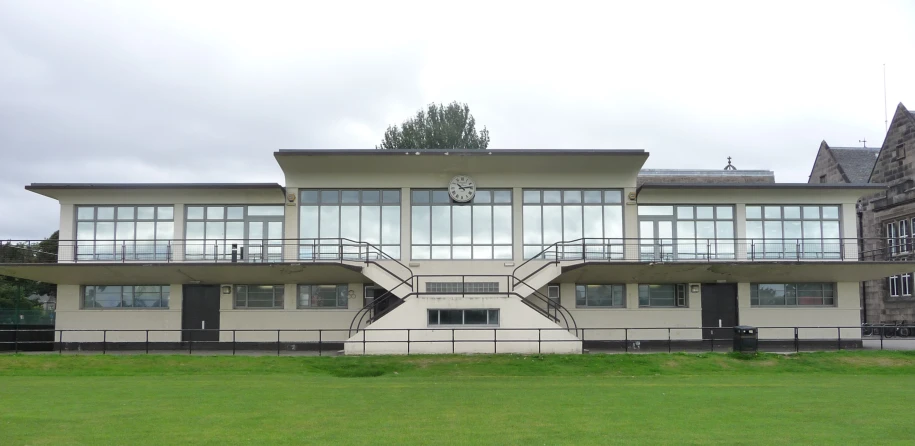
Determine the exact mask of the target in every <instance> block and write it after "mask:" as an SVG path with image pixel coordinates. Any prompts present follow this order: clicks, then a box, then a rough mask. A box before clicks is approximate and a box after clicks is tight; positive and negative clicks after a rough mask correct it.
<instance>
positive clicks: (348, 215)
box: [299, 190, 400, 260]
mask: <svg viewBox="0 0 915 446" xmlns="http://www.w3.org/2000/svg"><path fill="white" fill-rule="evenodd" d="M299 196H300V200H299V204H300V206H299V238H300V239H301V242H300V243H301V246H300V247H299V258H301V259H309V260H310V259H338V258H340V256H341V255H342V256H343V257H345V258H352V259H365V258H380V257H383V256H382V255H381V254H380V253H378V251H377V249H381V251H382V252H384V254H387V255H388V256H390V257H392V258H395V259H399V258H400V191H399V190H302V191H300V192H299ZM359 242H365V243H370V244H372V245H373V246H375V248H371V247H366V246H363V245H360V244H359ZM341 250H342V254H341Z"/></svg>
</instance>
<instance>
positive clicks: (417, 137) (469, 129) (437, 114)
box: [375, 101, 489, 150]
mask: <svg viewBox="0 0 915 446" xmlns="http://www.w3.org/2000/svg"><path fill="white" fill-rule="evenodd" d="M488 146H489V130H486V127H485V126H484V127H483V130H482V131H480V132H477V130H476V120H474V119H473V115H471V114H470V107H468V106H467V104H459V103H458V102H457V101H455V102H452V103H450V104H448V105H447V106H443V105H442V104H437V105H436V104H435V103H432V104H429V107H428V110H422V109H420V110H419V111H418V112H416V116H415V117H413V118H411V119H408V120H406V121H404V122H403V124H401V126H400V128H398V127H397V126H396V125H392V126H389V127H388V129H387V130H385V132H384V139H382V140H381V144H380V145H377V146H375V148H376V149H381V150H390V149H409V150H415V149H486V148H487V147H488Z"/></svg>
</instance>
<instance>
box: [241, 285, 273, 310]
mask: <svg viewBox="0 0 915 446" xmlns="http://www.w3.org/2000/svg"><path fill="white" fill-rule="evenodd" d="M283 290H284V287H283V285H236V286H235V308H237V309H248V308H283Z"/></svg>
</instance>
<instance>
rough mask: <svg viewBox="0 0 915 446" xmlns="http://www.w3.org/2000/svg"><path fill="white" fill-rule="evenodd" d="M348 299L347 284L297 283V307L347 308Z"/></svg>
mask: <svg viewBox="0 0 915 446" xmlns="http://www.w3.org/2000/svg"><path fill="white" fill-rule="evenodd" d="M366 288H367V289H368V287H366ZM348 299H349V286H348V285H299V298H298V308H348V307H349V302H348Z"/></svg>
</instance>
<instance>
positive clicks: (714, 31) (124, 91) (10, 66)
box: [0, 0, 915, 239]
mask: <svg viewBox="0 0 915 446" xmlns="http://www.w3.org/2000/svg"><path fill="white" fill-rule="evenodd" d="M305 3H306V2H298V1H297V2H289V3H277V2H269V1H263V0H261V1H258V2H253V1H252V2H237V3H236V2H226V1H218V2H216V1H214V2H202V1H200V2H195V1H181V2H178V1H173V2H172V1H162V0H160V1H155V2H152V1H151V2H140V1H135V0H132V1H129V2H127V1H109V2H105V1H91V2H90V1H41V0H28V1H27V0H0V155H2V157H0V160H2V161H0V162H2V166H3V168H2V176H0V239H16V238H42V237H45V236H47V235H48V234H50V233H51V232H52V231H54V230H55V229H57V225H58V208H57V206H56V202H55V201H54V200H52V199H49V198H45V197H42V196H40V195H36V194H33V193H30V192H26V191H25V190H23V186H24V185H26V184H28V183H32V182H176V181H183V182H202V181H218V182H249V181H269V182H279V183H282V182H283V178H282V174H281V171H280V169H279V168H278V167H277V165H276V162H275V161H274V159H273V156H272V153H273V152H274V151H275V150H277V149H284V148H372V147H374V145H375V144H376V143H378V142H379V141H380V139H381V136H382V134H383V132H384V129H385V127H386V126H387V125H388V124H392V123H400V122H401V121H403V120H404V119H405V118H408V117H409V116H410V115H411V114H413V113H414V112H415V111H416V110H417V109H418V108H420V107H422V106H424V104H427V103H429V102H433V101H434V102H450V101H452V100H458V101H461V102H467V103H468V104H469V105H470V107H471V111H472V113H473V114H474V116H475V117H476V119H477V122H478V124H483V125H486V126H487V127H488V128H489V130H490V132H491V137H492V142H491V144H490V148H494V149H502V148H509V149H519V148H530V149H540V148H552V149H557V148H607V149H644V150H646V151H649V152H650V153H651V158H650V159H649V161H648V164H647V165H646V167H648V168H711V169H720V168H722V167H724V165H725V164H726V163H727V161H726V157H727V156H733V157H734V164H735V165H736V166H737V167H738V168H740V169H771V170H774V171H775V174H776V180H777V181H780V182H805V181H806V180H807V175H808V174H809V173H810V168H811V165H812V162H813V158H814V156H815V154H816V150H817V147H818V145H819V142H820V141H821V140H824V139H825V140H826V141H827V142H828V143H830V144H831V145H833V146H856V145H859V143H858V140H860V139H864V138H866V139H867V141H868V145H873V146H879V145H880V144H881V143H882V141H883V137H884V97H883V64H884V63H885V64H886V68H887V73H886V81H887V93H888V94H887V101H888V108H889V113H890V114H891V115H892V112H893V110H894V109H895V107H896V104H898V103H899V102H903V103H906V104H907V106H908V107H909V108H915V82H912V73H915V58H913V57H912V54H913V53H915V2H912V1H906V0H902V1H895V2H894V1H886V2H883V1H879V2H860V1H858V2H847V3H846V2H839V1H824V2H813V1H803V2H801V1H790V2H774V1H768V2H754V3H753V5H756V6H750V2H733V1H722V2H697V1H692V2H680V1H677V2H674V1H671V2H645V1H628V2H621V3H618V4H615V5H609V6H600V5H596V4H588V3H575V2H571V1H564V2H550V3H544V4H543V5H544V6H543V7H539V8H537V7H534V5H535V4H536V3H533V2H518V3H512V4H509V3H507V2H506V3H502V2H497V1H494V0H490V1H487V2H481V3H479V4H474V2H472V1H461V2H448V4H450V5H453V7H452V8H448V9H445V8H439V7H434V6H431V4H432V3H436V2H429V1H422V2H416V3H412V4H410V3H398V2H392V1H382V2H378V1H374V2H366V3H365V4H359V3H351V2H344V1H337V2H314V5H310V6H305ZM309 3H311V2H309ZM595 3H597V2H595ZM600 3H605V2H600ZM547 5H549V6H547ZM891 117H892V116H891Z"/></svg>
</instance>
